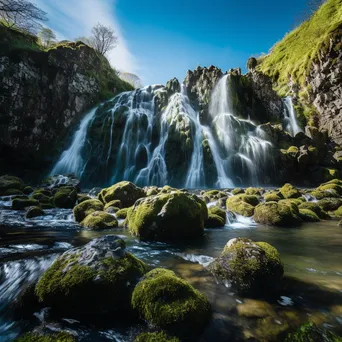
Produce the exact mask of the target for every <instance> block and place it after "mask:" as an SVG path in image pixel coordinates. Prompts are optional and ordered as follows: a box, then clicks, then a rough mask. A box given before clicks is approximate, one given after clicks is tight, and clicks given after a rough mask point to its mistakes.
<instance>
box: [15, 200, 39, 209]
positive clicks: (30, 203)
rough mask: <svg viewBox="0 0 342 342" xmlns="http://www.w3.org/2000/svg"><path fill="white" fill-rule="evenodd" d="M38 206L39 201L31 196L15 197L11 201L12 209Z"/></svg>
mask: <svg viewBox="0 0 342 342" xmlns="http://www.w3.org/2000/svg"><path fill="white" fill-rule="evenodd" d="M37 206H39V202H38V201H37V200H35V199H33V198H27V199H24V198H23V199H21V198H15V199H14V200H13V201H12V209H13V210H24V209H25V208H28V207H37Z"/></svg>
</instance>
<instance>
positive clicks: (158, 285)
mask: <svg viewBox="0 0 342 342" xmlns="http://www.w3.org/2000/svg"><path fill="white" fill-rule="evenodd" d="M132 306H133V308H134V309H135V310H136V311H137V312H138V313H139V315H140V317H141V318H143V319H144V320H146V321H147V322H148V323H149V324H152V325H155V326H157V327H159V328H162V329H165V330H166V331H169V332H171V333H174V334H176V335H177V336H183V337H190V336H194V335H197V334H198V333H200V332H201V331H202V330H203V329H204V327H205V326H206V324H207V323H208V321H209V319H210V314H211V309H210V303H209V301H208V300H207V298H206V297H205V296H204V295H203V294H201V293H200V292H199V291H197V290H196V289H195V288H193V287H192V286H191V285H190V284H188V283H187V282H186V281H184V280H182V279H180V278H178V277H177V276H176V275H175V273H174V272H172V271H169V270H165V269H162V268H157V269H154V270H152V271H150V272H149V273H147V274H146V275H145V276H144V278H143V279H142V280H141V281H140V282H139V283H138V285H137V286H136V288H135V289H134V292H133V295H132Z"/></svg>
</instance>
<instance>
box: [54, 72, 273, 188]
mask: <svg viewBox="0 0 342 342" xmlns="http://www.w3.org/2000/svg"><path fill="white" fill-rule="evenodd" d="M233 91H234V90H233V89H231V88H230V76H229V75H225V76H223V77H222V78H221V79H220V80H219V82H218V83H217V84H216V86H215V87H214V89H213V91H212V94H211V97H210V101H209V113H208V114H209V121H207V122H206V125H204V124H203V123H202V122H201V120H202V119H203V118H201V117H200V113H199V111H197V110H195V109H194V107H193V106H192V104H191V102H190V100H189V97H188V95H187V91H186V88H185V86H184V85H181V89H180V91H179V92H176V93H173V94H170V89H168V88H167V87H163V86H162V85H153V86H148V87H144V88H140V89H136V90H134V91H129V92H124V93H122V94H120V95H118V96H116V97H115V98H114V99H112V100H110V101H107V102H105V103H104V104H102V105H100V106H99V107H98V108H97V109H93V110H92V111H90V112H89V113H88V114H87V115H86V116H85V117H84V118H83V119H82V121H81V123H80V126H79V128H78V129H77V131H76V132H75V134H74V136H73V140H72V143H71V145H70V147H69V148H68V149H66V150H65V151H64V152H63V153H62V155H61V157H60V159H59V160H58V162H57V163H56V165H55V167H54V168H53V170H52V172H51V173H52V174H68V173H75V174H76V175H77V176H78V177H80V178H81V180H82V181H83V182H84V184H89V185H90V186H97V185H98V186H107V185H110V184H114V183H116V182H119V181H122V180H129V181H132V182H134V183H136V184H137V185H139V186H146V185H156V186H164V185H166V184H168V185H171V186H177V187H186V188H204V187H213V186H214V187H217V188H231V187H233V186H234V183H236V182H239V183H240V184H242V185H247V184H248V185H249V184H254V185H256V184H261V183H262V182H263V181H264V180H265V179H266V178H265V177H266V175H267V174H269V170H270V167H271V166H272V165H273V164H272V163H273V161H272V144H271V143H270V142H269V141H267V140H266V138H265V132H264V131H263V130H262V128H261V127H259V126H257V125H255V124H254V123H253V122H252V121H250V120H247V119H243V118H240V117H238V116H237V115H235V113H234V108H233V106H232V100H231V99H232V96H233V95H234V94H233ZM204 147H205V153H204Z"/></svg>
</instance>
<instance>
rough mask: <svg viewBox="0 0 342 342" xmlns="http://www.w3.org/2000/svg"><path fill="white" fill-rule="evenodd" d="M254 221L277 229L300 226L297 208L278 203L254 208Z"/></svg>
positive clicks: (267, 203) (269, 203) (268, 203)
mask: <svg viewBox="0 0 342 342" xmlns="http://www.w3.org/2000/svg"><path fill="white" fill-rule="evenodd" d="M295 208H297V210H296V209H295ZM254 220H255V222H257V223H262V224H267V225H271V226H279V227H296V226H299V225H300V224H301V219H300V218H299V217H298V207H296V206H295V205H294V206H291V205H290V204H285V203H279V202H278V203H277V202H266V203H264V204H259V205H258V206H257V207H256V208H255V212H254Z"/></svg>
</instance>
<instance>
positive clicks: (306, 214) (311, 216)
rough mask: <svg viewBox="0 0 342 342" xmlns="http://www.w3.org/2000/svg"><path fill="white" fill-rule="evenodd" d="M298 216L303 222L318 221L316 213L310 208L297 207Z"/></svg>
mask: <svg viewBox="0 0 342 342" xmlns="http://www.w3.org/2000/svg"><path fill="white" fill-rule="evenodd" d="M299 217H300V218H301V219H302V220H303V221H305V222H319V221H320V219H319V217H318V215H317V214H316V213H315V212H314V211H312V210H310V209H299Z"/></svg>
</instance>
